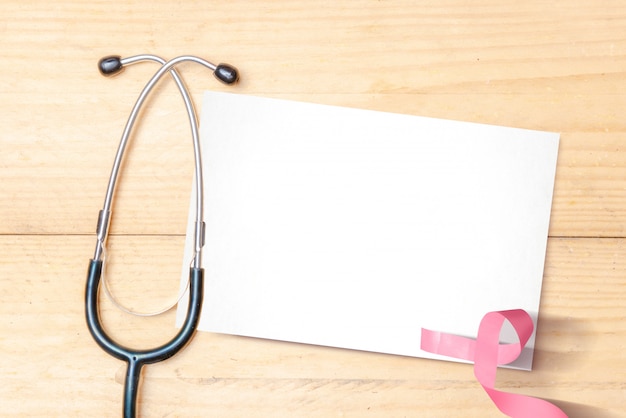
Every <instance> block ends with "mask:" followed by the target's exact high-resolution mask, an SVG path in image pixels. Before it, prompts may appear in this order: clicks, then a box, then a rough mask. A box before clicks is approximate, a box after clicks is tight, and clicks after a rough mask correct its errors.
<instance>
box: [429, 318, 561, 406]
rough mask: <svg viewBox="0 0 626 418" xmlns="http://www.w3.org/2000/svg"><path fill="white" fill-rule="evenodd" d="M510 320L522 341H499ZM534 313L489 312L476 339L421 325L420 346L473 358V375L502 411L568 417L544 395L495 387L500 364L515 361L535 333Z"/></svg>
mask: <svg viewBox="0 0 626 418" xmlns="http://www.w3.org/2000/svg"><path fill="white" fill-rule="evenodd" d="M504 321H509V322H510V323H511V325H512V326H513V328H514V329H515V332H516V333H517V337H518V338H519V343H514V344H500V331H501V329H502V326H503V325H504ZM533 329H534V325H533V321H532V319H531V317H530V316H529V315H528V313H526V311H524V310H522V309H514V310H510V311H497V312H489V313H488V314H486V315H485V316H484V317H483V319H482V320H481V322H480V326H479V328H478V336H477V338H476V340H473V339H471V338H465V337H460V336H458V335H453V334H446V333H442V332H437V331H430V330H427V329H423V328H422V343H421V348H422V350H424V351H428V352H431V353H434V354H440V355H444V356H448V357H454V358H458V359H463V360H467V361H473V362H474V376H476V379H477V380H478V382H479V383H480V384H481V386H482V387H483V389H484V390H485V392H487V394H488V395H489V397H490V398H491V400H492V401H493V403H494V404H495V405H496V406H497V407H498V409H499V410H500V411H502V413H504V414H506V415H508V416H510V417H512V418H567V415H565V413H564V412H563V411H562V410H561V409H559V408H558V407H557V406H555V405H553V404H551V403H550V402H547V401H545V400H543V399H538V398H533V397H531V396H525V395H519V394H515V393H508V392H502V391H500V390H497V389H495V387H494V386H495V383H496V371H497V369H498V365H499V364H500V365H501V364H508V363H511V362H512V361H514V360H515V359H517V358H518V357H519V355H520V354H521V353H522V349H523V348H524V346H525V345H526V343H527V342H528V339H529V338H530V337H531V335H532V333H533Z"/></svg>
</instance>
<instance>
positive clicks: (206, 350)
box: [0, 236, 626, 417]
mask: <svg viewBox="0 0 626 418" xmlns="http://www.w3.org/2000/svg"><path fill="white" fill-rule="evenodd" d="M92 244H93V239H92V238H91V237H80V236H67V237H56V236H2V237H0V245H1V247H2V248H4V249H5V250H4V251H3V252H2V253H1V254H0V278H2V280H1V281H0V286H1V287H0V298H1V299H0V315H1V316H2V318H3V321H2V322H1V323H0V336H1V337H0V350H1V351H2V352H3V355H4V361H3V362H2V363H1V364H0V373H1V374H2V376H3V379H4V385H2V389H0V394H1V395H2V399H3V410H4V411H5V413H6V414H8V415H11V416H16V415H18V416H20V415H28V416H42V415H46V416H66V415H68V414H69V415H77V416H78V415H81V416H85V415H99V416H102V415H104V416H115V414H116V413H117V412H116V411H118V410H119V407H120V402H121V389H122V388H121V385H120V381H121V377H120V376H121V375H120V373H121V371H120V367H121V363H120V362H118V361H117V360H114V359H112V358H109V357H108V356H107V355H106V354H105V353H104V352H103V351H101V350H100V349H99V348H98V347H97V346H96V345H95V343H94V342H93V341H92V340H91V337H90V336H89V333H88V332H87V329H86V326H85V323H84V318H83V291H84V289H83V286H84V279H85V271H86V265H87V259H88V258H89V256H90V253H91V248H92ZM181 245H182V239H181V237H135V236H124V237H112V240H111V253H112V258H111V263H112V265H111V275H112V279H113V280H115V281H117V283H118V284H119V286H120V287H119V288H120V289H121V293H120V294H121V295H122V296H123V295H124V292H128V296H133V299H138V298H137V295H142V297H140V298H139V299H144V298H143V295H144V294H145V293H146V290H149V289H150V286H151V284H150V283H154V284H153V285H152V286H153V287H155V288H156V289H153V290H152V294H154V295H157V296H158V294H159V292H161V291H163V293H164V294H165V293H171V292H170V291H171V284H172V283H171V282H172V281H174V282H176V281H177V280H178V276H179V274H180V268H181V266H180V254H179V253H180V250H181ZM151 257H152V258H151ZM624 260H626V242H625V241H624V239H550V241H549V246H548V254H547V261H546V272H545V279H544V289H543V298H542V311H541V315H540V318H539V328H538V332H539V334H538V338H537V349H536V359H535V364H534V370H533V371H532V372H531V373H528V372H520V371H514V370H501V371H500V372H499V378H498V387H500V388H502V389H504V390H511V391H515V392H520V393H526V394H532V395H535V396H542V397H547V398H551V399H555V400H557V401H559V405H561V406H563V408H565V409H566V411H567V412H568V413H570V414H571V416H573V417H582V416H597V417H614V416H619V414H618V413H619V412H620V411H621V406H622V399H623V394H624V391H625V390H626V386H625V385H624V382H626V375H625V373H626V372H625V370H626V367H624V365H623V364H622V363H623V358H624V357H623V356H622V355H621V350H622V347H623V346H624V344H626V327H625V325H624V324H625V322H624V308H623V300H624V297H625V296H626V294H625V292H626V281H625V279H624V278H625V277H626V275H625V274H624V272H625V270H626V264H625V262H624ZM146 266H149V268H150V271H149V272H145V271H144V272H143V274H138V272H141V270H142V269H145V268H146ZM162 278H167V279H164V280H162ZM151 280H154V282H151ZM152 302H154V301H152ZM102 310H103V314H104V316H105V321H106V326H107V328H109V329H110V330H111V331H112V333H113V334H114V335H115V336H116V337H117V338H120V339H121V340H122V341H124V342H126V343H128V344H133V345H138V346H150V345H154V344H158V343H159V342H161V341H163V339H165V338H168V336H170V335H173V333H174V332H175V329H174V328H173V322H174V319H173V313H169V314H166V315H162V316H160V317H157V318H152V319H149V320H147V319H145V318H134V317H129V316H128V315H125V314H122V313H120V312H118V311H116V310H115V309H114V308H112V306H111V304H110V303H108V301H107V300H106V299H103V304H102ZM416 332H417V330H416ZM34 341H36V343H34ZM116 376H117V377H116ZM143 388H144V391H143V395H142V410H143V411H144V412H143V413H145V416H160V415H166V414H171V413H173V414H175V415H181V416H205V415H212V416H224V417H229V416H232V417H236V416H258V417H264V416H302V417H304V416H307V417H308V416H319V417H322V416H363V415H364V414H368V415H372V416H377V417H387V416H423V414H424V411H428V415H429V416H436V417H445V416H457V415H458V411H459V410H460V409H462V410H463V411H464V414H465V415H464V416H468V417H479V416H480V417H484V416H493V417H496V416H499V415H498V412H497V410H495V408H494V407H493V405H491V403H490V401H489V400H488V398H487V396H486V395H485V394H484V393H483V392H482V389H481V388H480V386H479V385H478V384H477V383H476V382H475V381H474V379H473V373H472V369H471V366H468V365H461V364H453V363H447V362H439V361H429V360H423V359H413V358H407V357H398V356H390V355H382V354H375V353H365V352H356V351H350V350H340V349H332V348H326V347H316V346H309V345H302V344H290V343H282V342H276V341H266V340H259V339H250V338H243V337H235V336H226V335H217V334H209V333H200V334H198V335H197V336H196V338H195V339H194V340H193V342H192V343H191V344H190V346H189V347H187V348H186V349H185V350H184V351H183V352H182V353H181V354H180V355H179V356H177V357H175V358H173V359H171V360H169V361H168V362H165V363H163V364H160V365H156V366H151V367H149V368H148V369H146V372H145V379H144V386H143ZM35 394H36V396H35ZM26 397H28V398H29V399H30V401H29V402H24V401H23V400H24V399H25V398H26ZM59 399H68V400H67V401H61V402H58V400H59ZM70 400H71V401H70ZM586 413H590V415H585V414H586Z"/></svg>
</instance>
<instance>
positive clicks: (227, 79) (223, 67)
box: [213, 64, 239, 84]
mask: <svg viewBox="0 0 626 418" xmlns="http://www.w3.org/2000/svg"><path fill="white" fill-rule="evenodd" d="M213 75H215V78H217V79H218V80H220V81H221V82H222V83H224V84H234V83H236V82H237V80H239V72H238V71H237V69H236V68H235V67H233V66H232V65H230V64H218V65H217V67H215V71H214V72H213Z"/></svg>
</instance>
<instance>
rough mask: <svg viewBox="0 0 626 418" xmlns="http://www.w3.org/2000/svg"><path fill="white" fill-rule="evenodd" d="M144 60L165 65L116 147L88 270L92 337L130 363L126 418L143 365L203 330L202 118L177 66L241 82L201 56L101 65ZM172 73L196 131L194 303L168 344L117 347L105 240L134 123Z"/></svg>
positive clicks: (103, 68) (114, 69) (116, 68)
mask: <svg viewBox="0 0 626 418" xmlns="http://www.w3.org/2000/svg"><path fill="white" fill-rule="evenodd" d="M142 61H153V62H156V63H158V64H161V68H160V69H159V70H158V71H157V72H156V73H155V74H154V75H153V76H152V78H151V79H150V80H149V81H148V83H147V84H146V86H145V87H144V88H143V90H142V92H141V94H140V95H139V98H138V99H137V101H136V103H135V105H134V107H133V109H132V111H131V113H130V116H129V118H128V121H127V122H126V127H125V128H124V132H123V134H122V138H121V140H120V144H119V147H118V149H117V154H116V156H115V161H114V163H113V169H112V170H111V176H110V178H109V185H108V188H107V192H106V197H105V200H104V205H103V208H102V210H101V211H100V213H99V216H98V226H97V229H96V250H95V253H94V257H93V259H91V260H90V263H89V269H88V273H87V286H86V290H85V315H86V318H87V326H88V327H89V331H90V332H91V335H92V336H93V338H94V340H95V341H96V342H97V343H98V345H99V346H100V347H101V348H102V349H103V350H104V351H106V352H107V353H108V354H110V355H111V356H113V357H115V358H117V359H120V360H123V361H125V362H126V363H127V369H126V379H125V383H124V407H123V411H124V417H125V418H134V417H135V416H136V413H137V397H138V392H139V380H140V377H141V370H142V368H143V366H144V365H146V364H153V363H157V362H160V361H163V360H167V359H168V358H170V357H172V356H174V355H175V354H176V353H178V352H179V351H180V350H181V349H182V348H183V347H184V346H185V345H186V344H187V343H188V342H189V341H190V340H191V338H192V337H193V334H194V333H195V331H196V328H197V326H198V321H199V319H200V311H201V309H202V298H203V280H204V270H203V269H202V267H201V261H202V247H203V245H204V221H203V214H202V209H203V183H202V158H201V152H200V138H199V134H198V120H197V116H196V113H195V110H194V106H193V101H192V99H191V97H190V95H189V92H188V90H187V88H186V87H185V85H184V83H183V81H182V79H181V78H180V75H179V74H178V72H177V71H176V70H175V69H174V67H175V66H176V65H177V64H180V63H182V62H188V61H191V62H195V63H197V64H200V65H202V66H204V67H206V68H208V69H210V70H211V71H213V74H214V75H215V77H216V78H217V79H218V80H220V81H221V82H223V83H225V84H233V83H236V82H237V80H238V78H239V75H238V72H237V69H235V68H234V67H232V66H230V65H228V64H219V65H214V64H212V63H210V62H208V61H206V60H204V59H202V58H198V57H195V56H181V57H178V58H174V59H172V60H170V61H165V60H164V59H162V58H160V57H157V56H154V55H137V56H134V57H129V58H123V59H122V58H120V57H118V56H110V57H105V58H103V59H101V60H100V62H99V64H98V67H99V69H100V72H101V73H102V74H103V75H105V76H111V75H114V74H117V73H119V72H121V71H122V70H123V69H124V67H125V66H127V65H130V64H134V63H137V62H142ZM168 72H169V73H170V74H171V76H172V78H173V79H174V81H175V82H176V86H177V87H178V89H179V90H180V94H181V95H182V98H183V101H184V102H185V108H186V111H187V115H188V118H189V124H190V127H191V136H192V139H193V150H194V164H195V171H194V178H195V195H196V202H195V207H196V208H195V211H196V216H195V227H194V247H193V257H192V261H191V266H190V270H189V283H188V291H189V303H188V306H187V313H186V317H185V321H184V322H183V325H182V327H181V328H180V330H179V331H178V333H177V334H176V335H175V336H174V337H173V338H172V339H171V340H170V341H169V342H167V343H165V344H163V345H161V346H159V347H155V348H152V349H133V348H129V347H125V346H123V345H121V344H118V343H117V342H115V341H114V340H113V339H112V338H111V337H110V336H109V335H108V334H107V333H106V331H105V330H104V328H103V326H102V321H101V318H100V312H99V309H98V292H99V289H100V285H101V282H102V281H103V280H101V278H102V276H103V268H104V265H105V253H106V240H107V236H108V229H109V224H110V220H111V207H112V203H113V195H114V192H115V184H116V181H117V178H118V175H119V171H120V168H121V165H122V160H123V157H124V150H125V149H126V145H127V143H128V140H129V138H130V134H131V131H132V128H133V125H134V124H135V121H136V119H137V116H138V114H139V111H140V109H141V106H142V105H143V103H144V102H145V100H146V98H147V97H148V95H149V94H150V92H151V91H152V89H153V88H154V86H155V85H156V84H157V82H158V81H159V80H160V79H161V78H162V77H163V75H165V74H166V73H168ZM104 289H105V292H106V293H107V295H109V296H110V294H109V291H108V287H107V285H106V282H105V283H104ZM184 293H185V292H182V293H181V296H182V294H184ZM179 299H180V297H179ZM112 300H113V298H112ZM114 303H115V302H114ZM115 304H116V305H117V306H118V307H121V305H120V304H118V303H115ZM174 304H175V303H174ZM172 306H173V305H172ZM167 309H169V308H166V309H163V310H160V311H159V312H156V313H160V312H163V311H165V310H167ZM123 310H125V311H126V312H131V311H130V310H128V309H124V308H123ZM131 313H132V312H131Z"/></svg>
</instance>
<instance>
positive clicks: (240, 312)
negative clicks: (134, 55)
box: [178, 92, 559, 369]
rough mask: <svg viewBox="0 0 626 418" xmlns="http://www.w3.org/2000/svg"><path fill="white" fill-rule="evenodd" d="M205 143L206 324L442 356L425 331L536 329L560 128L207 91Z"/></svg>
mask: <svg viewBox="0 0 626 418" xmlns="http://www.w3.org/2000/svg"><path fill="white" fill-rule="evenodd" d="M201 138H202V153H203V169H204V183H205V184H204V194H205V197H204V219H205V222H206V245H205V247H204V252H203V257H202V265H203V267H204V269H205V294H204V304H203V308H202V317H201V320H200V327H199V328H200V329H201V330H204V331H210V332H217V333H227V334H235V335H242V336H251V337H258V338H268V339H275V340H283V341H293V342H299V343H308V344H316V345H324V346H332V347H341V348H348V349H357V350H366V351H374V352H381V353H390V354H398V355H405V356H416V357H427V358H441V357H439V356H437V355H434V354H430V353H427V352H424V351H421V350H420V332H421V328H422V327H424V328H428V329H433V330H438V331H442V332H447V333H454V334H460V335H465V336H475V335H476V332H477V330H478V325H479V323H480V320H481V318H482V317H483V315H484V314H486V313H487V312H489V311H493V310H504V309H518V308H519V309H524V310H526V311H527V312H528V313H529V314H530V315H531V316H532V317H533V318H534V320H535V322H536V318H537V315H538V311H539V300H540V295H541V283H542V276H543V268H544V258H545V251H546V243H547V234H548V226H549V220H550V207H551V202H552V192H553V187H554V176H555V168H556V160H557V152H558V141H559V135H558V134H555V133H548V132H539V131H531V130H523V129H514V128H507V127H498V126H489V125H482V124H476V123H466V122H457V121H449V120H440V119H432V118H425V117H417V116H410V115H401V114H391V113H384V112H376V111H369V110H358V109H351V108H341V107H335V106H326V105H317V104H310V103H300V102H293V101H287V100H277V99H267V98H259V97H251V96H244V95H236V94H228V93H215V92H207V93H206V94H205V96H204V103H203V107H202V115H201ZM194 208H195V206H194V204H193V197H192V205H191V210H190V212H191V213H190V215H191V216H190V221H189V232H188V234H187V237H188V238H187V246H186V251H185V261H184V268H183V274H182V282H183V283H184V282H186V281H187V279H188V272H189V264H190V262H191V250H192V246H193V242H192V239H193V233H192V232H191V231H192V228H193V221H194V214H193V212H192V211H193V210H194ZM185 310H186V303H184V302H183V303H181V304H180V306H179V312H178V321H179V322H180V321H182V317H183V316H184V314H185ZM507 338H509V337H508V336H503V339H504V340H506V339H507ZM533 344H534V337H533V339H531V341H530V343H529V346H527V347H530V348H529V349H527V350H526V351H525V353H524V355H523V356H522V357H520V359H518V360H517V361H516V363H515V364H514V367H518V368H522V369H530V368H531V365H532V347H533Z"/></svg>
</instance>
